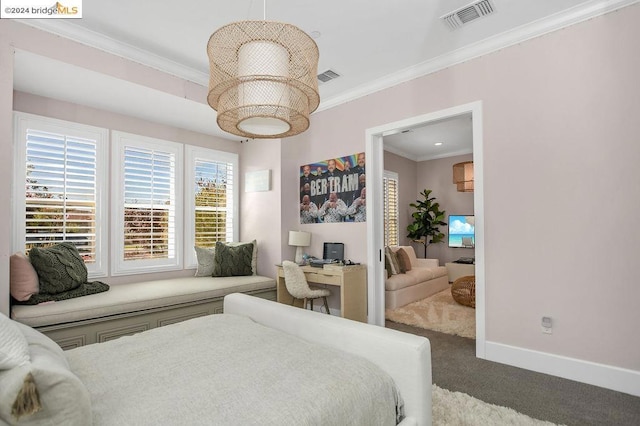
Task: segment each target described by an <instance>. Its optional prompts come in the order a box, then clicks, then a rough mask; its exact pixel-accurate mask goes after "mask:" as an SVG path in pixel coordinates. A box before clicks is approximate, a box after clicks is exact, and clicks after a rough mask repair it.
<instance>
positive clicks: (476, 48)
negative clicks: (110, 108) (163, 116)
mask: <svg viewBox="0 0 640 426" xmlns="http://www.w3.org/2000/svg"><path fill="white" fill-rule="evenodd" d="M639 1H640V0H593V1H590V2H587V3H584V4H581V5H578V6H576V7H573V8H571V9H568V10H566V11H563V12H559V13H557V14H554V15H551V16H549V17H547V18H544V19H541V20H538V21H535V22H532V23H530V24H526V25H523V26H521V27H519V28H516V29H514V30H510V31H507V32H504V33H502V34H499V35H497V36H493V37H490V38H488V39H485V40H482V41H480V42H477V43H474V44H472V45H469V46H467V47H464V48H461V49H458V50H455V51H453V52H451V53H448V54H446V55H442V56H439V57H437V58H434V59H431V60H429V61H425V62H422V63H420V64H417V65H415V66H412V67H409V68H405V69H404V70H401V71H399V72H396V73H393V74H390V75H387V76H385V77H383V78H380V79H378V80H375V81H373V82H371V83H368V84H364V85H361V86H358V87H356V88H355V89H353V90H349V91H348V92H345V93H343V94H341V95H338V96H334V97H331V98H329V99H327V100H325V101H323V102H321V103H320V106H319V107H318V109H317V110H316V111H315V113H318V112H320V111H323V110H326V109H330V108H333V107H336V106H338V105H341V104H343V103H346V102H349V101H352V100H355V99H358V98H361V97H363V96H366V95H370V94H372V93H375V92H378V91H381V90H383V89H387V88H389V87H392V86H395V85H398V84H401V83H404V82H407V81H409V80H413V79H415V78H418V77H422V76H425V75H427V74H431V73H434V72H437V71H440V70H442V69H444V68H448V67H451V66H453V65H456V64H460V63H462V62H466V61H469V60H471V59H474V58H477V57H480V56H483V55H487V54H489V53H492V52H495V51H497V50H500V49H503V48H505V47H509V46H512V45H514V44H518V43H521V42H523V41H526V40H529V39H532V38H535V37H539V36H541V35H544V34H547V33H550V32H553V31H556V30H559V29H562V28H566V27H569V26H571V25H574V24H577V23H580V22H583V21H586V20H588V19H591V18H594V17H597V16H600V15H604V14H606V13H609V12H611V11H614V10H617V9H621V8H623V7H626V6H630V5H632V4H634V3H638V2H639ZM18 21H19V22H21V23H24V24H26V25H29V26H32V27H35V28H38V29H41V30H43V31H47V32H50V33H53V34H56V35H59V36H61V37H65V38H69V39H72V40H74V41H77V42H78V43H82V44H85V45H87V46H90V47H94V48H96V49H99V50H103V51H105V52H108V53H111V54H114V55H117V56H120V57H123V58H125V59H129V60H132V61H134V62H138V63H140V64H143V65H146V66H149V67H152V68H155V69H157V70H159V71H162V72H165V73H168V74H171V75H174V76H177V77H180V78H183V79H185V80H188V81H192V82H194V83H197V84H200V85H201V86H204V87H207V86H208V85H209V75H208V73H206V72H202V71H200V70H197V69H195V68H193V67H189V66H185V65H182V64H179V63H177V62H174V61H171V60H169V59H166V58H163V57H161V56H158V55H156V54H153V53H151V52H148V51H146V50H143V49H140V48H137V47H135V46H132V45H130V44H127V43H123V42H120V41H117V40H114V39H112V38H110V37H107V36H104V35H102V34H99V33H97V32H95V31H91V30H88V29H86V28H83V27H80V26H78V25H75V24H73V23H71V22H68V21H66V20H63V19H20V20H18Z"/></svg>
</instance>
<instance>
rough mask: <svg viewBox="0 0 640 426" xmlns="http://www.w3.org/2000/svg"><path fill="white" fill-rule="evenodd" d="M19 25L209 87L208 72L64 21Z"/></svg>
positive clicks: (32, 20)
mask: <svg viewBox="0 0 640 426" xmlns="http://www.w3.org/2000/svg"><path fill="white" fill-rule="evenodd" d="M17 21H18V22H20V23H23V24H25V25H29V26H32V27H35V28H37V29H40V30H43V31H47V32H50V33H53V34H56V35H59V36H61V37H64V38H68V39H71V40H74V41H77V42H78V43H81V44H84V45H87V46H90V47H93V48H96V49H98V50H102V51H104V52H107V53H111V54H113V55H116V56H119V57H121V58H125V59H129V60H131V61H133V62H137V63H139V64H142V65H145V66H148V67H151V68H154V69H157V70H159V71H162V72H166V73H167V74H171V75H174V76H176V77H180V78H182V79H185V80H188V81H192V82H194V83H197V84H199V85H201V86H205V87H207V86H208V85H209V71H208V70H207V71H206V72H204V71H201V70H199V69H196V68H194V67H191V66H187V65H182V64H180V63H178V62H174V61H172V60H170V59H167V58H164V57H162V56H158V55H156V54H155V53H151V52H149V51H146V50H143V49H140V48H139V47H136V46H133V45H131V44H128V43H123V42H121V41H119V40H115V39H112V38H111V37H108V36H106V35H104V34H100V33H98V32H95V31H92V30H89V29H87V28H84V27H80V26H79V25H77V24H74V23H72V22H68V21H69V20H64V19H17Z"/></svg>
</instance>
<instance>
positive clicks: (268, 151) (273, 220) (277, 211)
mask: <svg viewBox="0 0 640 426" xmlns="http://www.w3.org/2000/svg"><path fill="white" fill-rule="evenodd" d="M234 143H235V144H237V142H234ZM280 147H281V144H280V141H279V140H250V141H248V142H244V143H242V145H241V152H240V181H241V183H242V186H241V187H240V241H251V240H253V239H256V241H257V243H258V273H259V274H260V275H263V276H267V277H272V278H273V277H275V276H276V267H275V265H276V264H279V263H280V262H281V261H282V259H292V257H290V256H287V255H286V254H287V253H285V254H283V253H282V252H283V251H285V248H288V246H287V245H286V244H287V242H288V234H287V235H286V236H285V235H284V234H285V232H284V231H283V230H282V229H281V226H280V216H281V205H280V199H281V198H282V190H281V180H280V174H281V172H280V156H281V152H280ZM265 169H269V170H271V189H270V190H269V191H264V192H245V190H244V175H245V173H247V172H254V171H258V170H265Z"/></svg>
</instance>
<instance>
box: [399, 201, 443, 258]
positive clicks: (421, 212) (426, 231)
mask: <svg viewBox="0 0 640 426" xmlns="http://www.w3.org/2000/svg"><path fill="white" fill-rule="evenodd" d="M420 195H422V196H423V197H424V200H422V201H421V200H416V202H415V203H411V204H409V205H410V206H411V207H413V208H415V209H416V211H415V212H413V213H412V214H411V217H412V218H413V223H411V224H409V226H407V232H408V234H407V238H411V239H412V240H413V241H416V242H419V243H421V244H423V245H424V257H425V258H426V257H427V245H429V244H436V243H441V242H442V241H443V240H444V233H442V232H440V227H441V226H446V225H447V224H446V222H444V216H445V214H446V212H445V211H444V210H442V211H441V210H440V204H439V203H436V202H434V201H435V197H432V198H429V195H431V190H430V189H425V190H423V191H422V192H421V193H420Z"/></svg>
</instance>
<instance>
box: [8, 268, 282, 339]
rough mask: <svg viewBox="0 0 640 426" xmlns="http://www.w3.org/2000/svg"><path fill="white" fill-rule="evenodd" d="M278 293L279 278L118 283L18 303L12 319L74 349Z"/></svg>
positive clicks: (256, 276) (219, 310)
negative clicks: (239, 297) (227, 299)
mask: <svg viewBox="0 0 640 426" xmlns="http://www.w3.org/2000/svg"><path fill="white" fill-rule="evenodd" d="M275 289H276V283H275V280H274V279H272V278H268V277H262V276H259V275H249V276H235V277H215V278H214V277H184V278H172V279H165V280H156V281H144V282H138V283H132V284H120V285H113V286H111V288H110V289H109V291H106V292H104V293H98V294H92V295H89V296H83V297H78V298H75V299H68V300H62V301H58V302H48V303H43V304H40V305H14V306H13V307H12V310H11V317H12V318H13V319H15V320H17V321H20V322H21V323H23V324H26V325H29V326H31V327H33V328H36V329H38V330H39V331H41V332H43V333H44V334H46V335H48V336H49V337H50V338H52V339H53V340H54V341H56V342H57V343H58V344H59V345H60V346H61V347H62V348H63V349H71V348H74V347H78V346H83V345H87V344H90V343H96V342H104V341H107V340H112V339H115V338H117V337H120V336H124V335H130V334H135V333H138V332H141V331H144V330H148V329H151V328H155V327H160V326H163V325H168V324H172V323H175V322H179V321H184V320H186V319H189V318H194V317H199V316H203V315H209V314H215V313H221V312H222V306H223V305H222V302H223V298H224V296H226V295H227V294H230V293H236V292H241V293H247V294H253V295H255V296H258V297H262V298H265V299H271V300H275V299H276V290H275Z"/></svg>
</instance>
